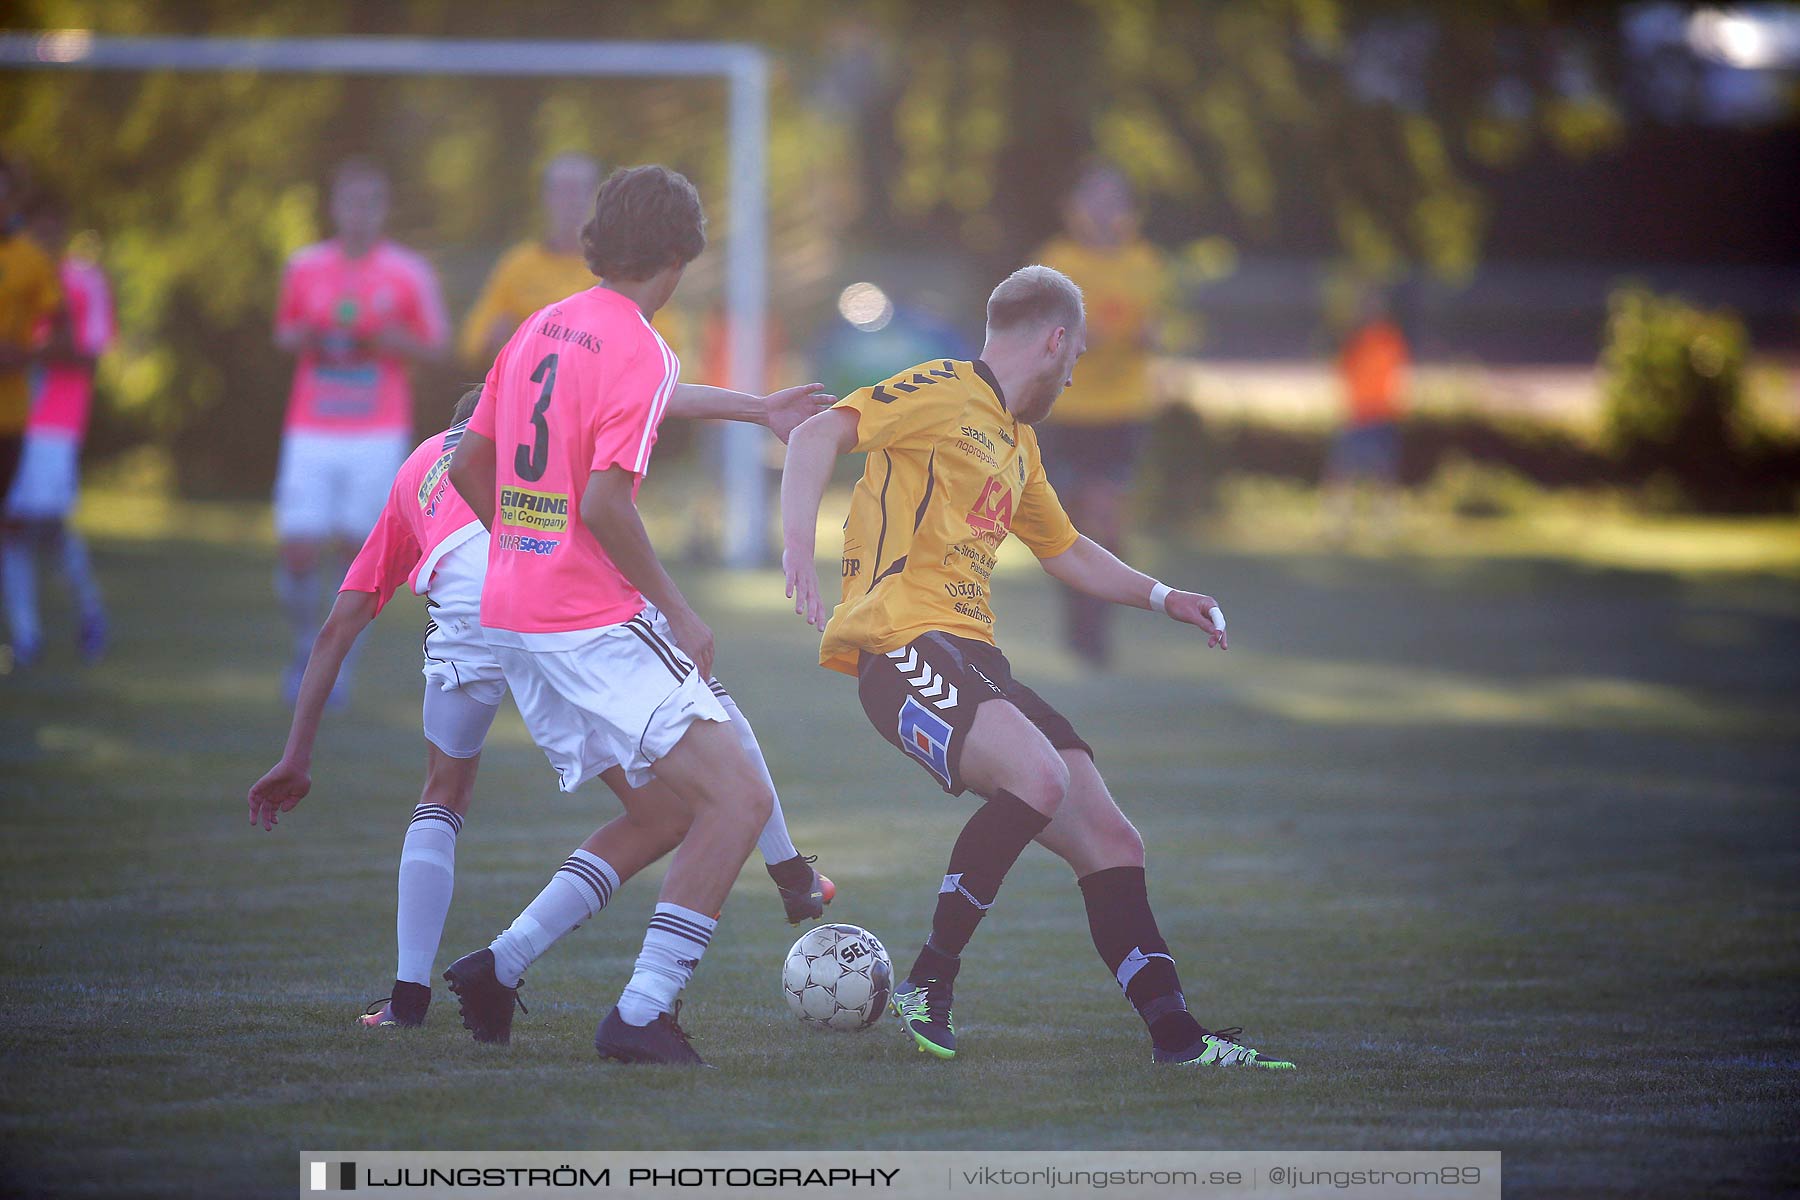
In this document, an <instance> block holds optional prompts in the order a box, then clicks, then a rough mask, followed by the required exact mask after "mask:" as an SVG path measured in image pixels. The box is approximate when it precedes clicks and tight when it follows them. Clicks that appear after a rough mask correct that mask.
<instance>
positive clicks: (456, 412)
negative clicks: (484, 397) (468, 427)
mask: <svg viewBox="0 0 1800 1200" xmlns="http://www.w3.org/2000/svg"><path fill="white" fill-rule="evenodd" d="M480 403H481V389H480V388H479V387H472V388H470V389H469V390H468V391H466V392H464V393H463V394H462V395H461V396H459V397H457V400H456V407H455V408H454V409H452V410H451V411H450V423H451V424H452V425H461V424H462V423H463V422H464V421H466V420H468V419H469V418H470V417H472V416H474V415H475V406H476V405H477V404H480Z"/></svg>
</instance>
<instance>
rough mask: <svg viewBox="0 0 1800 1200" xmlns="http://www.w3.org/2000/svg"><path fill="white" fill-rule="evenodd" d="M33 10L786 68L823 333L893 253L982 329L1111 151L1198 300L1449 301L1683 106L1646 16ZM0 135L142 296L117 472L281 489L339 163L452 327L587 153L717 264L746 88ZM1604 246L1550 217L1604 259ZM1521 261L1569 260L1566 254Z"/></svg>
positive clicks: (115, 399) (1170, 7)
mask: <svg viewBox="0 0 1800 1200" xmlns="http://www.w3.org/2000/svg"><path fill="white" fill-rule="evenodd" d="M11 8H12V12H13V16H12V18H11V19H10V21H9V24H10V25H11V27H12V28H14V29H45V30H49V29H63V28H79V29H89V30H92V31H94V32H95V33H99V34H112V35H145V34H171V33H186V34H200V33H205V34H215V35H233V36H276V35H284V36H309V35H310V36H330V35H341V34H381V35H406V36H424V37H437V36H444V37H508V38H551V39H556V40H569V39H587V38H593V39H602V38H603V39H619V40H630V39H672V40H683V39H689V40H699V39H705V40H730V41H744V42H754V43H757V44H760V45H762V46H765V47H767V48H768V49H769V50H770V51H771V53H772V54H773V56H774V60H775V64H776V72H775V77H774V88H773V114H774V117H773V129H772V143H771V171H772V191H773V194H772V197H771V212H772V214H773V219H774V222H775V230H774V235H775V242H774V253H775V259H774V263H773V271H772V281H773V285H774V297H773V299H774V303H775V308H776V313H777V315H778V319H780V320H781V321H782V322H783V324H784V325H787V326H788V327H790V328H793V329H803V328H805V327H806V326H807V324H808V322H809V321H815V320H816V319H817V318H818V317H819V315H820V314H821V313H822V312H825V311H827V310H828V307H829V304H830V301H831V300H832V298H833V297H834V296H835V294H836V290H837V288H839V287H841V286H842V284H843V282H845V280H844V278H843V277H842V275H841V274H840V264H841V263H842V262H843V261H844V259H845V258H846V257H853V256H854V255H855V254H856V253H858V252H859V251H861V250H865V249H868V248H871V247H879V248H884V249H886V250H887V251H889V252H893V253H905V252H906V251H907V250H908V249H909V248H910V249H918V250H925V249H927V248H929V251H930V253H931V254H932V255H933V256H934V257H933V259H932V261H934V262H944V263H951V262H953V263H956V264H959V266H960V270H961V272H962V275H963V277H966V278H964V279H961V280H959V282H957V283H955V284H953V285H950V290H951V291H953V292H955V293H956V295H955V296H954V297H953V301H954V304H955V305H957V306H960V308H961V311H962V312H963V313H967V312H968V311H969V305H970V295H971V293H972V287H973V285H972V284H969V283H967V282H966V281H967V280H973V281H983V280H991V279H992V278H993V277H994V276H995V275H997V274H998V273H1000V272H1002V271H1004V270H1006V269H1010V268H1011V267H1012V266H1014V265H1016V264H1017V263H1018V262H1019V261H1020V260H1021V258H1022V256H1024V255H1025V254H1027V253H1029V252H1030V250H1031V249H1032V248H1033V247H1035V246H1036V245H1038V244H1039V243H1041V241H1042V240H1043V239H1044V237H1045V236H1046V235H1048V234H1049V233H1050V232H1051V231H1052V230H1054V229H1055V227H1056V226H1057V224H1058V219H1059V218H1058V202H1059V198H1060V196H1061V195H1062V194H1063V192H1064V190H1065V188H1066V186H1067V185H1068V183H1069V182H1070V181H1071V180H1072V179H1073V178H1074V176H1075V174H1076V172H1077V171H1078V170H1079V169H1080V168H1081V166H1082V164H1083V163H1084V162H1086V161H1088V160H1089V159H1091V158H1092V157H1094V156H1096V155H1098V156H1104V157H1106V158H1109V159H1112V160H1113V161H1115V162H1117V163H1118V164H1120V165H1121V166H1122V167H1123V168H1124V169H1125V170H1126V172H1127V173H1128V174H1129V175H1130V176H1131V178H1132V179H1133V180H1134V181H1135V183H1136V184H1137V185H1138V187H1139V189H1140V190H1141V192H1142V194H1143V195H1144V197H1145V199H1146V202H1147V204H1148V207H1149V215H1150V228H1151V232H1152V234H1153V235H1155V236H1156V237H1157V238H1158V240H1159V241H1161V242H1163V243H1164V244H1165V245H1168V246H1171V247H1173V248H1174V249H1176V250H1177V252H1178V259H1179V264H1180V268H1181V270H1182V271H1183V272H1184V273H1185V277H1186V278H1187V279H1188V280H1189V281H1191V282H1201V283H1204V282H1207V281H1215V280H1219V279H1222V278H1227V277H1229V276H1230V274H1231V272H1232V271H1233V269H1234V268H1235V265H1236V264H1237V262H1238V261H1239V260H1240V258H1242V257H1244V256H1246V255H1252V254H1257V253H1270V252H1280V253H1284V254H1297V255H1306V256H1312V257H1314V258H1317V259H1321V260H1328V261H1331V262H1333V263H1336V264H1338V266H1339V268H1341V270H1342V271H1344V272H1346V273H1348V274H1351V275H1354V276H1355V277H1357V278H1362V279H1375V280H1398V279H1402V278H1406V277H1411V276H1417V275H1421V274H1422V275H1425V276H1429V277H1431V278H1434V279H1437V280H1440V281H1443V282H1445V283H1446V284H1448V285H1455V284H1456V283H1457V282H1458V281H1463V280H1467V279H1468V278H1469V277H1470V276H1471V275H1472V274H1473V273H1474V272H1475V271H1476V269H1477V267H1478V266H1479V264H1480V263H1481V262H1482V260H1483V255H1484V252H1485V251H1487V249H1488V248H1489V245H1490V241H1491V239H1492V238H1493V236H1494V234H1495V230H1496V224H1497V223H1499V224H1500V226H1501V227H1502V229H1504V225H1505V221H1506V219H1507V218H1506V215H1505V212H1504V211H1503V209H1504V206H1503V205H1502V204H1500V203H1499V201H1498V200H1497V197H1503V196H1504V194H1505V190H1506V187H1507V186H1508V185H1507V180H1508V178H1509V177H1512V176H1517V175H1520V174H1521V173H1524V174H1526V175H1528V174H1529V172H1530V170H1531V169H1532V168H1533V164H1537V165H1538V166H1539V167H1540V168H1541V165H1542V163H1543V162H1544V161H1545V160H1546V159H1555V160H1562V161H1572V162H1581V161H1587V160H1592V159H1596V158H1602V157H1606V156H1609V155H1610V156H1614V157H1615V158H1617V157H1619V156H1620V155H1622V154H1624V153H1625V152H1626V149H1627V144H1628V143H1629V142H1630V140H1631V137H1632V134H1631V131H1630V127H1629V122H1628V120H1627V112H1628V110H1637V111H1653V110H1654V107H1655V105H1654V103H1652V102H1651V100H1646V99H1645V98H1644V97H1642V96H1637V95H1634V93H1633V88H1634V87H1635V86H1636V85H1634V84H1633V82H1632V76H1631V74H1630V72H1629V70H1628V66H1629V64H1628V63H1627V61H1626V57H1627V48H1626V44H1625V42H1624V41H1623V40H1622V39H1621V38H1620V37H1619V36H1618V28H1619V24H1620V19H1621V18H1620V13H1621V10H1620V9H1619V8H1617V7H1614V6H1608V5H1599V4H1580V5H1561V4H1553V3H1549V2H1547V0H1467V2H1465V3H1461V4H1457V5H1454V6H1451V5H1424V4H1406V3H1359V4H1352V3H1346V2H1343V0H1262V2H1256V3H1233V4H1216V5H1214V4H1195V3H1179V2H1163V3H1159V2H1156V0H1085V2H1069V3H1041V4H1040V3H990V4H964V3H950V2H927V3H921V2H918V0H874V2H872V3H869V4H865V5H859V6H855V7H851V6H844V5H838V4H833V3H829V2H828V0H668V2H666V3H662V4H657V5H638V4H626V3H616V4H574V3H542V2H534V0H523V2H519V3H511V4H505V5H492V4H474V3H465V2H460V0H395V2H392V3H384V4H369V3H359V2H356V0H264V2H262V3H259V4H257V5H254V6H244V5H241V4H238V3H235V2H233V0H138V2H134V3H129V4H127V3H115V2H111V0H24V2H23V3H17V4H15V5H13V6H11ZM1652 99H1655V98H1652ZM1681 102H1682V101H1681V97H1680V96H1675V97H1674V99H1672V100H1671V99H1668V98H1667V97H1663V98H1662V99H1656V100H1655V103H1668V104H1676V105H1679V104H1680V103H1681ZM0 111H4V112H6V113H8V114H9V115H8V118H7V120H6V123H5V127H4V130H3V131H0V150H3V151H4V152H5V153H7V154H9V155H11V156H14V157H16V158H18V159H20V160H21V161H22V162H23V163H24V164H25V165H26V167H27V168H28V170H29V171H30V172H31V173H32V174H33V175H34V176H35V177H36V178H38V179H40V180H42V181H43V182H44V183H46V184H47V185H49V186H52V187H54V188H55V189H57V190H58V191H60V192H62V193H64V194H66V195H67V196H69V197H70V198H71V200H72V201H73V203H74V206H75V208H76V213H77V216H78V218H79V220H80V221H81V222H82V223H84V224H86V225H91V226H92V227H93V228H95V229H96V230H98V231H99V233H100V236H101V239H102V242H103V245H104V252H103V254H104V261H105V263H106V265H107V267H108V268H109V270H110V272H111V273H112V275H113V278H114V280H115V284H116V287H117V291H118V297H119V303H120V316H121V324H122V327H123V330H124V332H125V341H124V345H123V347H122V350H121V351H120V352H119V353H117V354H115V355H113V356H112V357H111V359H110V360H109V361H108V362H107V364H106V367H105V371H104V373H103V376H102V380H101V393H102V398H103V402H102V405H101V411H100V414H99V417H98V426H97V429H96V434H95V439H94V451H95V453H96V454H99V455H105V454H107V453H109V452H116V451H117V450H118V449H119V448H121V447H123V446H125V445H129V444H132V443H136V442H141V441H149V442H151V443H154V444H156V445H159V446H162V447H166V448H167V449H168V450H170V451H171V452H172V455H173V460H174V462H175V463H176V466H177V481H178V484H179V486H180V488H181V489H182V491H183V492H185V493H186V494H190V495H244V496H249V495H261V494H263V493H265V492H266V489H267V486H268V481H269V480H270V479H271V478H272V476H273V471H274V459H275V451H276V446H277V439H278V429H279V423H280V417H281V412H282V410H283V405H284V403H285V395H286V386H287V376H288V373H289V371H290V369H291V363H290V361H289V360H287V359H286V358H285V357H284V356H281V355H279V354H278V353H276V352H275V351H274V350H273V348H272V346H271V345H270V341H269V332H268V330H269V316H270V313H271V311H272V306H273V300H274V293H275V287H276V284H277V281H278V275H279V271H280V266H281V263H282V261H283V260H284V258H285V257H286V255H288V254H289V253H291V252H292V251H293V250H294V249H295V248H297V247H299V246H301V245H303V244H305V243H306V242H308V241H311V240H314V239H316V238H318V237H320V236H323V235H324V233H325V232H327V231H326V230H325V229H324V228H323V227H322V226H323V217H322V213H321V199H322V196H321V188H322V181H323V180H324V179H325V177H326V175H327V173H328V171H329V169H330V167H331V165H332V164H333V163H334V162H335V161H337V160H338V159H340V158H342V157H343V156H345V155H347V154H350V153H369V154H372V155H374V156H375V157H377V158H378V159H380V160H381V161H383V162H384V163H386V164H387V165H388V166H389V167H390V169H391V171H392V173H393V176H394V180H395V188H394V212H393V216H392V220H391V223H390V228H391V232H392V234H393V236H394V237H396V238H397V239H398V240H400V241H403V242H406V243H409V244H411V245H414V246H416V247H418V248H420V249H422V250H424V251H425V252H426V253H428V254H429V255H431V256H432V258H433V259H434V261H435V262H436V263H437V264H438V266H439V269H440V272H441V274H442V277H443V281H444V284H445V292H446V297H447V299H448V301H449V304H450V308H451V311H452V315H453V317H460V315H461V313H462V311H463V309H464V308H465V307H466V305H467V302H468V300H469V299H470V297H471V295H472V293H473V291H474V288H475V286H476V284H477V283H478V281H479V279H480V277H481V274H482V272H483V271H484V270H485V269H486V267H487V265H488V264H489V263H490V262H491V260H492V257H493V256H494V254H495V253H496V252H497V251H498V250H499V248H500V247H502V246H503V245H504V244H506V243H508V242H510V241H512V240H514V239H516V238H517V237H519V236H521V235H523V234H525V233H526V232H528V231H529V230H530V229H531V228H532V227H533V223H534V221H535V216H536V212H537V178H536V176H537V171H538V169H539V167H541V165H542V164H543V163H544V162H545V161H546V160H547V159H548V158H550V157H551V156H552V155H554V154H556V153H558V152H560V151H563V150H569V149H578V150H586V151H589V152H591V153H593V154H595V155H597V156H598V157H600V158H601V159H602V161H603V162H605V163H607V164H609V165H610V164H616V163H627V162H636V161H648V160H656V161H662V162H667V163H670V164H671V165H674V166H676V167H678V168H679V169H681V170H683V171H686V172H688V173H689V174H690V175H691V176H692V177H693V178H694V179H695V180H696V182H697V183H698V184H699V185H700V187H701V190H702V194H703V196H705V197H706V199H707V201H708V204H709V210H710V214H711V216H712V219H713V234H714V237H715V239H723V238H727V237H729V236H730V216H731V207H730V202H729V196H728V189H727V188H726V186H725V178H724V166H725V146H724V134H725V125H724V115H725V113H724V89H723V86H722V85H715V84H705V83H696V82H691V81H670V82H644V81H574V80H548V81H546V80H504V79H482V80H468V79H461V78H455V77H441V78H439V77H421V78H416V79H404V80H402V79H383V78H371V77H298V76H254V75H245V74H236V75H198V74H183V75H174V74H150V75H134V74H127V73H105V72H81V71H14V70H9V71H6V72H4V73H0ZM1651 125H1652V127H1653V128H1652V131H1651V134H1649V135H1646V136H1656V135H1655V133H1654V125H1655V123H1654V121H1652V122H1651ZM1791 127H1792V126H1791V121H1790V122H1789V125H1788V129H1789V130H1790V131H1791ZM1721 136H1724V137H1726V138H1727V139H1729V137H1731V136H1735V135H1732V134H1730V133H1729V132H1727V133H1725V134H1722V135H1721ZM1757 136H1763V135H1760V134H1759V135H1757ZM1725 152H1729V147H1727V150H1726V151H1725ZM1790 168H1791V164H1790ZM1565 216H1566V221H1563V220H1562V219H1561V218H1562V217H1565ZM1597 221H1598V223H1599V225H1601V226H1605V225H1606V224H1607V222H1606V219H1605V218H1604V217H1603V216H1602V217H1596V215H1595V214H1593V213H1583V212H1575V211H1571V212H1567V213H1546V212H1540V214H1539V216H1538V223H1539V224H1545V223H1548V224H1551V225H1563V226H1565V228H1564V230H1563V233H1564V234H1566V232H1567V229H1570V228H1572V229H1574V230H1576V231H1577V236H1579V231H1581V230H1583V229H1591V228H1594V227H1595V224H1596V222H1597ZM1739 232H1740V234H1741V231H1739ZM1519 236H1520V237H1522V238H1524V240H1525V242H1526V243H1527V244H1537V243H1532V242H1531V239H1532V238H1537V239H1538V240H1539V243H1541V244H1542V246H1544V247H1548V248H1549V250H1550V251H1551V252H1553V251H1554V249H1555V247H1556V245H1557V243H1556V238H1557V237H1558V236H1559V233H1558V231H1557V230H1555V229H1550V230H1543V229H1538V228H1535V227H1533V228H1531V229H1528V230H1526V231H1525V232H1524V233H1522V234H1520V235H1519ZM1595 236H1598V235H1595ZM1729 240H1730V239H1729V237H1726V238H1725V239H1724V240H1723V241H1722V242H1721V243H1720V245H1721V247H1722V249H1721V253H1727V254H1729V253H1731V252H1732V251H1731V249H1730V246H1729ZM1756 244H1757V243H1756V242H1755V240H1754V238H1753V237H1752V238H1751V240H1750V242H1749V243H1748V245H1749V246H1751V247H1752V250H1751V251H1750V252H1754V249H1753V248H1754V246H1755V245H1756ZM713 258H714V264H713V265H712V267H711V270H712V271H715V272H716V269H717V267H716V256H713ZM704 262H706V260H703V263H704ZM716 286H717V282H716V278H708V272H707V271H705V270H703V271H702V272H701V273H700V277H699V278H697V279H696V280H695V281H694V283H693V284H692V285H690V287H689V288H688V289H687V292H688V294H687V295H685V296H684V302H685V303H687V304H688V305H689V306H690V307H693V308H695V309H696V310H697V311H700V312H704V310H705V309H706V307H707V305H708V303H709V295H710V294H711V293H712V292H713V291H714V290H716ZM983 290H985V289H983ZM975 302H976V303H978V302H979V294H975ZM1196 336H1197V335H1196ZM1189 340H1190V341H1192V340H1194V338H1193V337H1190V339H1189ZM1308 349H1309V348H1308V347H1305V346H1298V347H1295V353H1297V354H1304V353H1307V352H1308ZM688 359H689V363H690V365H692V364H693V363H694V362H695V361H696V356H695V355H694V354H693V353H692V352H691V349H690V353H689V355H688ZM462 374H463V372H460V371H457V370H452V369H449V368H446V369H444V370H443V371H441V372H435V373H434V372H426V373H425V377H424V378H423V379H422V380H421V387H420V392H421V396H422V404H423V405H424V406H426V407H429V408H431V409H432V410H433V411H434V413H435V412H436V411H437V410H439V409H441V408H442V407H444V405H445V404H447V402H448V397H450V396H453V395H454V394H455V387H454V385H455V383H456V382H457V380H458V379H460V378H461V375H462ZM440 401H441V403H440Z"/></svg>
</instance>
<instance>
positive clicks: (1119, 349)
mask: <svg viewBox="0 0 1800 1200" xmlns="http://www.w3.org/2000/svg"><path fill="white" fill-rule="evenodd" d="M1037 261H1038V262H1041V263H1043V264H1044V265H1045V266H1047V267H1055V268H1056V269H1057V270H1059V271H1061V272H1062V273H1063V274H1064V275H1067V276H1068V277H1069V278H1070V279H1073V280H1074V281H1075V283H1076V284H1077V285H1078V286H1079V287H1080V288H1081V294H1082V298H1083V300H1084V301H1085V302H1086V305H1087V323H1088V344H1087V353H1086V354H1084V355H1082V358H1081V369H1080V370H1079V371H1077V372H1076V374H1075V382H1074V383H1073V384H1072V385H1070V387H1069V389H1068V390H1067V391H1065V392H1064V393H1063V394H1062V396H1061V398H1060V399H1058V400H1057V402H1056V407H1055V408H1054V409H1053V410H1052V411H1051V414H1050V420H1052V421H1053V422H1055V423H1057V424H1059V425H1108V424H1113V423H1116V422H1121V421H1145V420H1148V419H1149V418H1150V414H1151V411H1152V410H1153V409H1154V408H1155V397H1154V396H1153V395H1151V391H1150V357H1151V354H1150V352H1151V342H1150V328H1151V323H1152V321H1153V320H1154V318H1155V316H1156V314H1157V313H1158V312H1160V311H1161V310H1162V308H1163V307H1164V305H1165V303H1166V300H1167V295H1168V290H1169V289H1168V271H1167V269H1166V268H1165V267H1164V266H1163V258H1162V254H1161V253H1160V252H1159V251H1158V250H1157V249H1156V247H1154V246H1152V245H1151V244H1150V243H1149V242H1146V241H1143V240H1142V239H1134V240H1132V241H1129V242H1126V243H1124V244H1123V245H1121V246H1118V247H1116V248H1113V249H1106V248H1101V247H1095V246H1087V245H1083V244H1082V243H1080V242H1077V241H1075V240H1073V239H1072V238H1066V237H1059V238H1056V239H1054V240H1053V241H1051V242H1050V243H1048V244H1047V245H1045V246H1044V248H1043V249H1041V250H1039V251H1038V258H1037Z"/></svg>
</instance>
